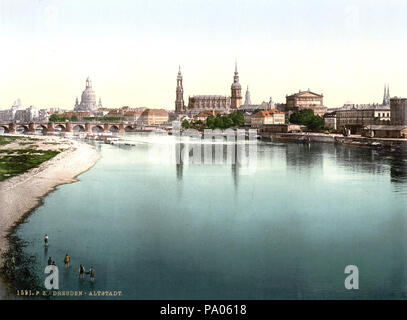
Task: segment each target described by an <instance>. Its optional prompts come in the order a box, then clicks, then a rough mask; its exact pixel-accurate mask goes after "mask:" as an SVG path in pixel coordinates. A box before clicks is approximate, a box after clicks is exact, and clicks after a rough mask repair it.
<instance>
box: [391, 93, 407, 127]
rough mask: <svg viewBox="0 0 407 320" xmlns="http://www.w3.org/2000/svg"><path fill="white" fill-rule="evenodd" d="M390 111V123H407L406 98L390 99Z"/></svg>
mask: <svg viewBox="0 0 407 320" xmlns="http://www.w3.org/2000/svg"><path fill="white" fill-rule="evenodd" d="M390 113H391V121H390V122H391V124H392V125H403V126H404V125H407V99H406V98H392V99H390Z"/></svg>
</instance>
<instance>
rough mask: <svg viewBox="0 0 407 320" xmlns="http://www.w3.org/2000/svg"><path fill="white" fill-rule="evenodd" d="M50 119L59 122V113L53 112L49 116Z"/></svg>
mask: <svg viewBox="0 0 407 320" xmlns="http://www.w3.org/2000/svg"><path fill="white" fill-rule="evenodd" d="M48 120H49V121H51V122H58V121H60V118H59V117H58V115H57V114H55V113H53V114H51V116H50V117H49V119H48Z"/></svg>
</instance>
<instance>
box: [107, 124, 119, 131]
mask: <svg viewBox="0 0 407 320" xmlns="http://www.w3.org/2000/svg"><path fill="white" fill-rule="evenodd" d="M109 131H110V132H119V127H118V126H116V125H115V124H113V125H111V126H110V128H109Z"/></svg>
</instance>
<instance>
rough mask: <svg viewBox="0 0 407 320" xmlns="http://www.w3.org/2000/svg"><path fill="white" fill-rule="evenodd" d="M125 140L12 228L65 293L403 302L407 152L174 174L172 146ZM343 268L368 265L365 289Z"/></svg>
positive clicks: (319, 154) (177, 169) (287, 155)
mask: <svg viewBox="0 0 407 320" xmlns="http://www.w3.org/2000/svg"><path fill="white" fill-rule="evenodd" d="M126 138H127V139H130V140H132V141H133V142H134V143H135V144H136V145H135V146H121V147H120V146H115V145H107V144H97V147H98V149H99V151H100V153H101V156H102V157H101V159H100V161H99V162H98V163H97V164H96V165H95V166H94V167H93V168H92V169H91V170H89V171H88V172H86V173H84V174H82V175H80V176H79V180H80V181H79V182H77V183H73V184H68V185H62V186H59V187H58V188H57V189H56V190H55V191H54V192H52V193H50V194H49V195H48V196H47V197H45V199H44V204H43V205H42V206H40V207H38V208H37V209H36V210H35V211H34V212H33V214H32V215H31V216H30V217H29V218H28V219H27V222H26V223H24V224H22V225H20V227H19V228H18V229H17V230H16V234H17V235H18V236H19V237H21V238H22V239H24V240H27V241H28V243H29V245H28V246H27V248H26V249H25V250H26V253H27V254H30V255H34V256H36V260H37V264H36V265H35V266H34V271H35V272H37V273H38V275H39V277H40V278H41V279H45V275H44V267H45V266H46V264H47V259H48V257H49V256H51V257H52V259H54V260H55V261H56V263H57V265H58V267H59V270H60V271H59V287H60V290H83V291H85V292H86V291H91V290H111V291H113V290H121V291H122V292H123V296H122V297H121V298H124V299H362V298H371V299H384V298H407V196H406V195H407V162H406V160H403V159H407V158H406V157H405V156H383V155H379V154H378V153H377V151H374V150H370V149H363V148H357V147H347V146H341V145H333V144H318V143H311V144H296V143H276V142H260V141H259V142H258V146H257V165H256V167H255V170H246V169H247V168H245V167H242V166H237V165H231V164H213V165H199V164H188V163H185V164H183V165H177V164H176V163H175V161H174V157H173V156H172V155H171V152H172V151H173V150H174V147H175V137H163V136H157V135H154V134H150V135H146V134H129V135H126ZM157 146H158V151H160V149H161V150H162V151H163V152H161V153H160V152H157ZM152 150H153V152H152ZM167 151H169V153H167ZM45 233H47V234H48V235H49V238H50V246H49V248H48V250H47V251H46V252H45V251H44V246H43V236H44V234H45ZM65 253H69V255H70V256H71V266H70V268H69V269H65V268H64V267H63V258H64V256H65ZM79 264H83V265H84V266H85V267H86V269H88V268H89V267H90V266H91V265H92V266H93V267H94V268H95V271H96V277H95V281H94V282H93V283H92V282H90V281H89V279H88V276H87V277H86V278H85V279H83V280H82V279H79V278H78V267H79ZM347 265H356V266H357V267H358V269H359V290H346V289H345V286H344V280H345V278H346V276H347V275H345V274H344V270H345V267H346V266H347ZM88 298H91V297H88Z"/></svg>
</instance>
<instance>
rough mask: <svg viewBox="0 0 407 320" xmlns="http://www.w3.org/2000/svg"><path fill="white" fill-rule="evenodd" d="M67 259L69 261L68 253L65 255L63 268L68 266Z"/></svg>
mask: <svg viewBox="0 0 407 320" xmlns="http://www.w3.org/2000/svg"><path fill="white" fill-rule="evenodd" d="M69 261H71V258H70V257H69V256H68V254H66V255H65V259H64V262H65V268H69Z"/></svg>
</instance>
